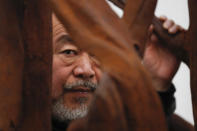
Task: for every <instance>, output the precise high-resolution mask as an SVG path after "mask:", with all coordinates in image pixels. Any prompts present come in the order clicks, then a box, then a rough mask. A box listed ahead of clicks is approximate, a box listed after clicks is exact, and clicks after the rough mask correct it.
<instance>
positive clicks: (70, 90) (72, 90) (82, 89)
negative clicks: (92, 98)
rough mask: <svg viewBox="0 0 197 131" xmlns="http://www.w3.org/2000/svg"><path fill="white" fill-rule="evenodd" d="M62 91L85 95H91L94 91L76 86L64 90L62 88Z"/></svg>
mask: <svg viewBox="0 0 197 131" xmlns="http://www.w3.org/2000/svg"><path fill="white" fill-rule="evenodd" d="M64 91H65V92H87V93H88V92H89V93H91V92H93V91H94V89H92V88H88V87H84V86H78V87H73V88H71V89H65V88H64Z"/></svg>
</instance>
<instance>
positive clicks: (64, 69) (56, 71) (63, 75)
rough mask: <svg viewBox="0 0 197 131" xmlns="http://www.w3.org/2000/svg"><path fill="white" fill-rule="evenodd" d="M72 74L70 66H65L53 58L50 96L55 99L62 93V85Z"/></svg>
mask: <svg viewBox="0 0 197 131" xmlns="http://www.w3.org/2000/svg"><path fill="white" fill-rule="evenodd" d="M71 74H72V67H71V66H65V64H63V63H62V62H61V61H58V60H55V59H54V60H53V72H52V98H53V99H56V98H58V97H59V96H60V95H62V93H63V89H62V86H63V85H64V84H65V83H66V81H67V79H68V77H69V76H70V75H71Z"/></svg>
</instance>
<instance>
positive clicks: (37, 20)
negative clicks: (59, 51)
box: [0, 0, 197, 131]
mask: <svg viewBox="0 0 197 131" xmlns="http://www.w3.org/2000/svg"><path fill="white" fill-rule="evenodd" d="M48 2H49V3H50V5H51V7H52V8H53V10H54V12H55V13H56V15H57V16H58V17H59V19H60V20H61V21H62V23H63V24H64V26H65V27H66V29H67V30H68V32H69V34H70V35H71V37H72V38H73V40H74V41H75V42H76V44H77V45H78V46H79V47H80V48H81V49H84V50H86V51H88V52H89V53H92V54H94V55H96V57H97V58H98V59H99V60H100V61H101V63H102V67H103V70H104V71H106V75H105V77H104V79H103V81H102V82H101V85H100V86H101V88H99V89H98V90H97V91H96V94H95V98H94V101H93V103H92V105H91V108H90V112H89V114H88V115H87V117H85V118H83V119H81V120H78V121H75V122H73V123H72V124H71V125H70V127H69V129H68V130H104V129H105V130H144V129H146V130H151V131H152V130H156V131H157V130H167V127H166V123H165V118H164V113H163V111H162V107H161V103H160V101H159V98H158V96H157V94H156V92H155V90H154V89H153V87H152V83H151V80H150V77H149V75H148V74H147V73H146V70H145V69H144V68H143V67H142V65H141V62H140V59H139V58H138V55H137V54H136V53H135V49H138V52H139V55H140V56H143V50H144V42H145V40H146V35H147V34H146V32H147V28H148V26H149V25H150V23H151V21H152V19H153V17H154V16H153V14H154V9H155V5H156V0H127V4H126V5H125V4H124V2H125V1H121V3H120V4H119V3H118V1H115V0H114V2H115V3H116V4H118V5H119V6H120V7H122V8H124V7H125V9H124V10H125V14H124V17H123V19H122V20H121V19H119V18H118V17H117V16H116V15H115V13H114V12H113V11H112V10H111V9H110V8H109V6H108V5H107V4H106V3H105V1H104V0H80V2H79V1H76V0H50V1H45V0H41V1H39V0H25V1H23V0H18V1H12V0H0V19H1V22H2V24H0V59H1V60H0V65H1V67H0V72H1V76H0V83H1V86H2V87H1V88H0V102H1V104H0V130H24V131H26V130H29V131H30V130H32V131H34V130H47V131H48V130H51V124H50V123H51V121H50V120H51V118H50V101H51V99H50V88H51V70H52V69H51V63H52V41H51V9H50V6H49V5H48ZM189 2H190V10H191V11H190V14H191V27H190V30H189V33H188V34H189V35H187V37H188V38H189V37H190V41H189V43H190V44H188V46H183V45H186V44H185V43H186V42H188V41H184V42H183V43H178V46H177V45H176V44H177V43H176V41H175V40H171V36H167V40H168V39H170V40H171V41H172V42H171V43H172V45H174V46H171V44H170V45H169V47H170V49H171V47H173V49H174V48H176V49H178V50H180V52H182V51H184V52H187V55H185V54H183V53H181V54H182V57H180V58H181V59H182V60H184V61H186V62H187V64H188V65H189V66H190V68H191V70H192V71H193V72H192V94H193V104H194V116H196V110H195V109H196V103H197V101H196V100H197V99H196V98H195V97H197V94H195V93H196V90H195V87H196V84H197V82H195V81H197V80H196V79H197V76H196V75H197V72H196V70H195V67H197V65H196V64H197V61H196V59H195V58H196V55H195V53H196V50H195V49H196V46H195V43H196V42H197V39H196V38H195V36H196V35H197V25H196V22H197V21H196V20H197V19H196V14H195V13H194V11H195V9H196V8H195V7H196V6H197V3H196V2H197V1H196V0H190V1H189ZM134 5H135V6H134ZM144 15H146V16H148V17H144ZM125 23H126V24H125ZM159 27H160V26H158V30H159ZM157 33H160V36H161V37H162V38H164V39H166V38H165V37H164V35H165V33H164V34H163V33H162V32H161V31H160V30H159V31H158V32H157ZM180 35H182V34H180ZM176 37H177V40H179V38H181V39H182V37H179V35H178V36H176ZM173 43H175V44H173ZM185 47H186V48H185ZM104 56H108V57H104ZM142 81H143V82H142ZM13 98H14V99H13ZM103 105H105V106H103ZM13 109H14V110H13ZM195 123H196V117H195Z"/></svg>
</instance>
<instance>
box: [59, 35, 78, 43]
mask: <svg viewBox="0 0 197 131" xmlns="http://www.w3.org/2000/svg"><path fill="white" fill-rule="evenodd" d="M56 42H58V43H59V42H60V43H65V42H74V41H73V39H72V38H71V37H70V36H69V35H62V36H60V37H59V38H58V39H57V41H56Z"/></svg>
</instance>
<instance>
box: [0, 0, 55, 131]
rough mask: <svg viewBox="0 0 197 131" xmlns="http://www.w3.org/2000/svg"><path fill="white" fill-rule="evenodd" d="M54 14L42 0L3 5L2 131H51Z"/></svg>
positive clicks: (0, 27) (4, 2) (3, 0)
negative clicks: (52, 15) (52, 29)
mask: <svg viewBox="0 0 197 131" xmlns="http://www.w3.org/2000/svg"><path fill="white" fill-rule="evenodd" d="M50 27H51V12H50V9H49V8H48V6H47V3H46V2H45V1H44V0H43V1H39V0H25V2H24V1H23V0H16V1H13V0H1V1H0V85H1V88H0V130H1V131H9V130H20V131H22V130H24V131H31V130H32V131H36V130H39V131H41V130H42V131H44V130H47V131H49V130H51V128H50V125H51V124H50V123H51V118H50V116H51V115H50V100H51V99H50V88H49V87H50V86H51V70H52V68H51V66H52V64H51V63H52V41H51V38H52V36H51V28H50Z"/></svg>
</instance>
